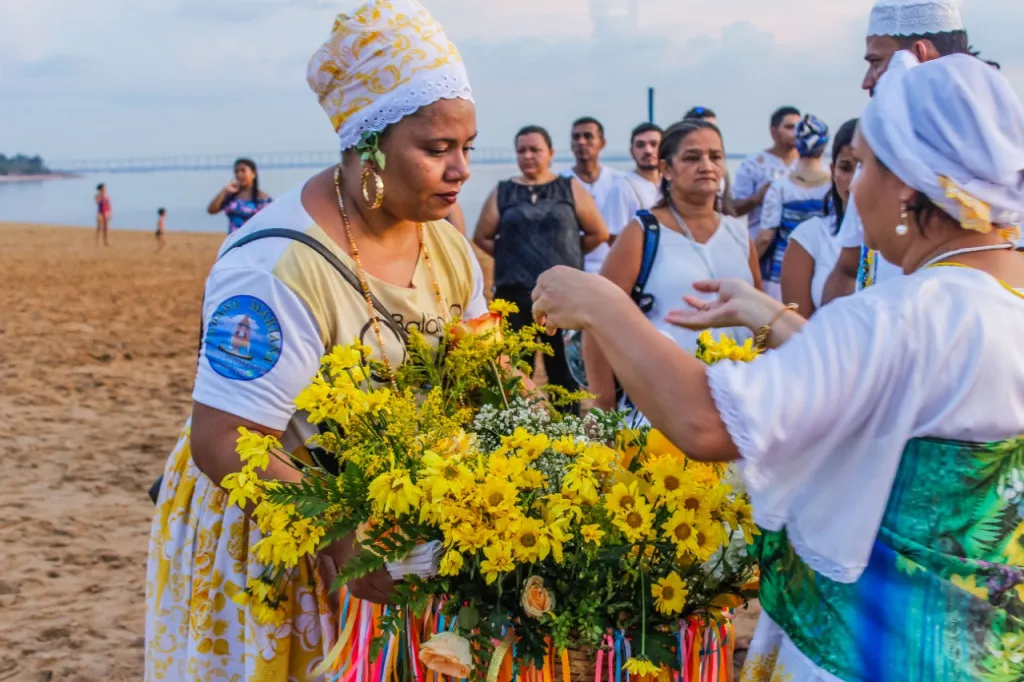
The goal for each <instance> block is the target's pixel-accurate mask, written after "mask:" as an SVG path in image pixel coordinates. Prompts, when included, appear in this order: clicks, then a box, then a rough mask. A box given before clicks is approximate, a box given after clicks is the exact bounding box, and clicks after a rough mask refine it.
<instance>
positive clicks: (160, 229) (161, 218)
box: [156, 208, 167, 253]
mask: <svg viewBox="0 0 1024 682" xmlns="http://www.w3.org/2000/svg"><path fill="white" fill-rule="evenodd" d="M156 215H157V219H156V252H157V253H160V251H162V250H163V248H164V245H165V244H166V241H165V239H164V230H165V228H166V220H167V209H166V208H158V209H157V211H156Z"/></svg>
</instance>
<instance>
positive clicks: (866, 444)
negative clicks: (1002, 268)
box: [708, 267, 1024, 682]
mask: <svg viewBox="0 0 1024 682" xmlns="http://www.w3.org/2000/svg"><path fill="white" fill-rule="evenodd" d="M1022 338H1024V295H1021V294H1020V293H1013V292H1011V291H1010V290H1008V289H1007V288H1006V287H1004V286H1003V285H1001V284H1000V283H999V282H997V281H996V280H995V279H993V278H992V277H990V276H988V275H987V274H985V273H982V272H979V271H976V270H969V269H962V268H953V267H936V268H930V269H927V270H924V271H921V272H918V273H915V274H912V275H909V276H907V277H900V278H896V279H892V280H888V281H886V282H883V283H882V284H879V285H877V286H874V287H872V288H870V289H867V290H865V291H864V292H862V293H861V294H859V295H857V296H851V297H845V298H843V299H840V300H838V301H836V302H835V303H833V304H830V305H828V306H825V307H824V308H822V310H821V312H820V313H818V314H817V315H815V317H814V318H812V319H811V320H810V321H809V322H808V323H807V325H806V326H805V327H804V329H803V331H801V332H800V333H799V334H797V335H795V336H794V337H793V338H792V339H790V340H789V341H788V342H787V343H785V344H784V345H783V346H781V347H780V348H778V349H776V350H773V351H770V352H768V353H766V354H764V355H763V356H762V357H761V358H759V359H758V360H756V361H754V362H753V363H749V364H743V363H719V364H717V365H715V366H713V367H711V368H709V370H708V380H709V384H710V388H711V391H712V394H713V396H714V400H715V403H716V405H717V407H718V411H719V413H720V414H721V416H722V419H723V421H724V423H725V424H726V427H727V428H728V431H729V433H730V435H731V437H732V440H733V441H734V442H735V443H736V445H737V447H738V449H739V451H740V454H741V460H740V465H739V466H740V470H741V472H742V474H743V477H744V480H745V483H746V486H747V489H748V491H749V493H750V496H751V500H752V503H753V508H754V517H755V520H756V521H757V522H758V525H760V526H761V527H762V528H764V529H766V530H768V531H781V530H783V529H784V530H785V531H786V533H787V534H788V538H789V542H790V544H791V546H792V548H793V549H794V550H795V551H796V554H797V556H798V557H799V558H800V559H801V560H802V561H803V562H804V563H805V564H806V565H807V566H808V567H810V568H811V569H813V571H814V572H815V574H817V575H820V576H822V577H824V578H827V579H828V580H830V581H835V582H837V583H843V584H855V583H856V582H857V581H858V579H859V577H860V576H861V575H862V573H863V572H864V570H865V568H866V567H868V565H869V557H871V556H872V548H873V547H874V545H875V540H876V537H877V535H878V532H879V529H880V524H881V521H882V518H883V514H884V512H885V511H886V506H887V504H888V502H889V497H890V491H891V489H892V486H893V483H894V480H895V476H896V473H897V470H898V468H899V465H900V462H901V459H902V455H903V452H904V448H905V447H906V445H907V443H908V441H910V440H911V439H917V438H928V437H930V438H941V439H949V440H955V441H966V442H970V443H985V442H994V441H1001V440H1006V439H1011V438H1014V437H1017V436H1019V435H1021V434H1024V345H1021V344H1020V343H1017V342H1015V340H1019V339H1022ZM764 570H767V567H763V570H762V575H764ZM921 636H922V637H924V636H925V634H924V633H922V635H921ZM747 660H748V663H747V670H746V671H745V673H744V677H743V678H742V679H744V680H750V681H751V682H764V681H767V680H787V681H788V682H811V681H819V680H827V681H829V682H833V681H837V680H839V679H840V678H838V677H835V676H834V675H832V674H831V673H829V672H827V671H825V670H824V669H823V668H820V667H819V666H818V665H817V664H816V663H815V662H814V661H812V660H811V659H810V658H809V657H808V656H806V655H805V652H803V651H801V649H800V648H798V647H797V645H796V644H795V643H794V641H793V640H791V639H790V637H789V635H788V634H787V633H786V632H785V631H784V630H783V629H782V628H781V627H780V626H779V625H777V624H776V623H775V622H773V620H772V619H771V618H770V617H768V616H767V615H765V616H762V619H761V621H760V623H759V625H758V629H757V633H756V635H755V637H754V641H753V643H752V646H751V649H750V654H749V657H748V659H747ZM858 679H860V678H858ZM937 679H938V678H937ZM957 679H961V678H957ZM993 679H994V678H993Z"/></svg>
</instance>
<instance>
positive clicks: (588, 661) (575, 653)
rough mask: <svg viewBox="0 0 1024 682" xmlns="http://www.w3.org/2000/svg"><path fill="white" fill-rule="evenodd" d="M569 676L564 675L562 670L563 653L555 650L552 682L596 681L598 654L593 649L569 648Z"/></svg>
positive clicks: (567, 652)
mask: <svg viewBox="0 0 1024 682" xmlns="http://www.w3.org/2000/svg"><path fill="white" fill-rule="evenodd" d="M566 654H568V657H569V677H568V678H566V677H564V674H565V673H564V671H563V670H562V654H561V652H554V653H553V655H552V658H554V660H553V661H552V662H553V663H554V676H553V680H552V682H565V680H566V679H568V680H569V682H594V677H595V674H596V673H597V654H596V652H595V651H594V650H593V649H590V648H586V649H568V650H567V651H566Z"/></svg>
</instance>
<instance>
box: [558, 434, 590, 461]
mask: <svg viewBox="0 0 1024 682" xmlns="http://www.w3.org/2000/svg"><path fill="white" fill-rule="evenodd" d="M582 448H583V445H582V444H581V443H577V442H576V441H575V440H574V439H573V438H570V437H569V436H562V437H561V438H559V439H558V440H556V441H554V442H552V443H551V449H552V450H554V451H555V452H557V453H559V454H561V455H566V456H568V457H575V456H576V455H578V454H579V453H580V450H581V449H582Z"/></svg>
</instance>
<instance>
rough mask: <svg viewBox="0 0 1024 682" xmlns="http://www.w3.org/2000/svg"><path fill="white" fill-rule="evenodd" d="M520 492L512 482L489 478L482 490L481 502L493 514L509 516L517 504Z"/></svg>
mask: <svg viewBox="0 0 1024 682" xmlns="http://www.w3.org/2000/svg"><path fill="white" fill-rule="evenodd" d="M517 497H518V492H517V491H516V487H515V486H514V485H512V483H511V482H509V481H507V480H503V479H500V478H489V479H488V480H487V482H486V483H484V485H483V487H482V488H481V489H480V502H481V503H482V504H483V506H484V508H485V509H486V510H487V511H488V512H490V513H491V514H507V513H508V512H510V511H511V510H512V508H513V507H514V506H515V504H516V498H517Z"/></svg>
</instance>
